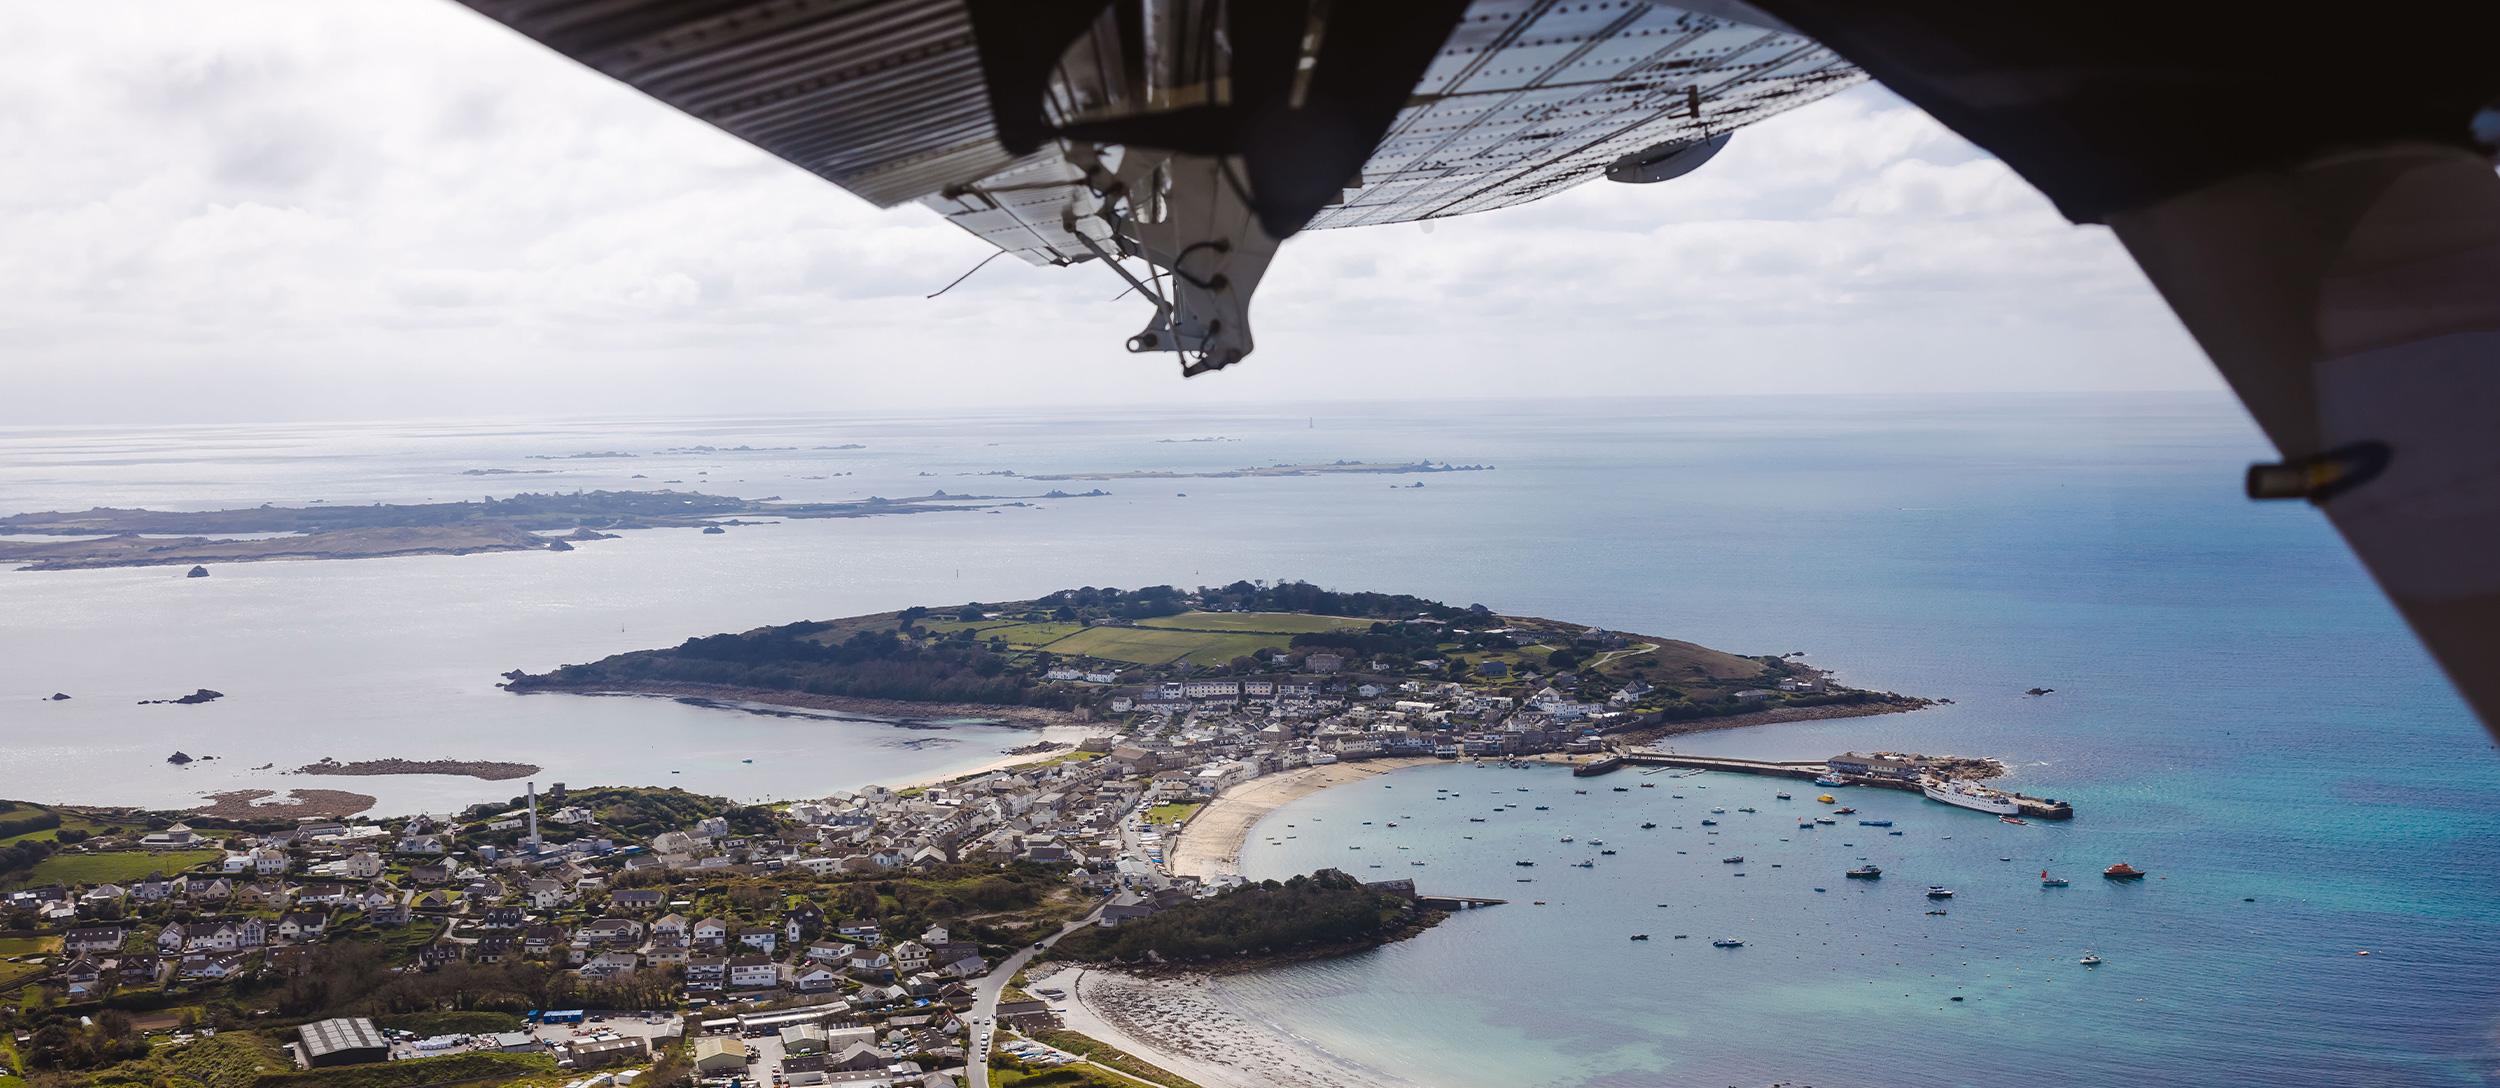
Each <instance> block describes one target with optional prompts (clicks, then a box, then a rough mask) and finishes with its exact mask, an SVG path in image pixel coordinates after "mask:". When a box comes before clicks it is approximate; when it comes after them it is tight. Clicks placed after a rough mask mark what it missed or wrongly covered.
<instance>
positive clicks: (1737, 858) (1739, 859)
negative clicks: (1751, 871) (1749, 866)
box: [1719, 854, 1745, 865]
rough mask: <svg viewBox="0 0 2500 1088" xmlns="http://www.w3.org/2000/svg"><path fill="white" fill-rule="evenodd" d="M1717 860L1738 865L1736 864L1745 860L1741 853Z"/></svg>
mask: <svg viewBox="0 0 2500 1088" xmlns="http://www.w3.org/2000/svg"><path fill="white" fill-rule="evenodd" d="M1719 860H1720V861H1724V862H1726V863H1728V864H1730V865H1738V864H1742V863H1743V862H1744V860H1745V855H1743V854H1738V855H1736V856H1735V857H1732V858H1720V859H1719Z"/></svg>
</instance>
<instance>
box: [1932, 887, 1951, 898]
mask: <svg viewBox="0 0 2500 1088" xmlns="http://www.w3.org/2000/svg"><path fill="white" fill-rule="evenodd" d="M1927 898H1929V899H1951V898H1953V889H1951V888H1948V887H1945V886H1944V885H1942V884H1930V885H1928V886H1927Z"/></svg>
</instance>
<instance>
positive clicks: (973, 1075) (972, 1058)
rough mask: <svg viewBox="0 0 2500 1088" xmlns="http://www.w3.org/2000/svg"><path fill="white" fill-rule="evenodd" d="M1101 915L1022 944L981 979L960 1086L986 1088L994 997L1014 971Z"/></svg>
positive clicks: (1095, 912)
mask: <svg viewBox="0 0 2500 1088" xmlns="http://www.w3.org/2000/svg"><path fill="white" fill-rule="evenodd" d="M1101 913H1102V908H1101V907H1095V908H1094V909H1093V910H1092V911H1090V912H1088V913H1087V914H1086V915H1085V917H1083V918H1079V919H1077V920H1076V921H1073V922H1070V923H1068V924H1067V925H1065V926H1063V927H1061V928H1060V930H1059V932H1057V933H1053V934H1051V935H1050V936H1048V937H1045V938H1043V939H1042V940H1041V942H1040V944H1038V945H1026V946H1025V947H1024V949H1023V950H1022V951H1019V952H1017V953H1016V954H1015V955H1013V956H1009V957H1007V960H1006V962H1004V963H1001V964H999V965H998V969H997V970H994V971H991V972H990V973H989V974H988V975H987V976H985V977H983V978H982V979H981V985H980V997H979V998H977V999H976V1000H974V1001H973V1003H972V1025H971V1031H972V1045H971V1046H969V1047H966V1048H964V1078H965V1080H964V1083H965V1084H966V1085H968V1086H969V1088H990V1043H991V1042H992V1041H993V1040H994V1039H995V1038H996V1037H997V1035H998V997H999V995H1000V994H1001V993H1004V992H1005V991H1006V989H1007V983H1008V982H1009V981H1011V980H1013V979H1014V978H1015V977H1016V972H1018V971H1021V970H1024V965H1025V964H1028V963H1031V962H1033V957H1034V956H1035V955H1038V954H1040V952H1041V950H1042V949H1044V948H1048V947H1050V946H1051V945H1054V944H1058V943H1059V938H1061V937H1065V936H1067V935H1068V934H1071V933H1074V932H1076V931H1077V930H1080V929H1083V928H1085V927H1086V926H1090V925H1093V924H1094V919H1095V917H1096V916H1097V915H1100V914H1101Z"/></svg>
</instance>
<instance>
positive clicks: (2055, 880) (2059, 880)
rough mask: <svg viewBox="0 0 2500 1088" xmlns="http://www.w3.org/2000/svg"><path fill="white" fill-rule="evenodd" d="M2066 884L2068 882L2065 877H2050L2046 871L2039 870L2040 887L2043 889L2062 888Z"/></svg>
mask: <svg viewBox="0 0 2500 1088" xmlns="http://www.w3.org/2000/svg"><path fill="white" fill-rule="evenodd" d="M2067 883H2068V881H2067V880H2066V878H2065V877H2062V876H2050V875H2049V871H2048V870H2046V869H2042V870H2040V886H2041V887H2043V888H2063V887H2065V886H2066V885H2067Z"/></svg>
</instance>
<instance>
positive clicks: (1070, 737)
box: [880, 725, 1102, 790]
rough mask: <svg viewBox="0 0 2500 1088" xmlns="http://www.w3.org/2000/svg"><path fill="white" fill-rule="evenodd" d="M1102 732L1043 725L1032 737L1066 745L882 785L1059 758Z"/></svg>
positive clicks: (930, 781) (926, 782)
mask: <svg viewBox="0 0 2500 1088" xmlns="http://www.w3.org/2000/svg"><path fill="white" fill-rule="evenodd" d="M1101 732H1102V731H1101V730H1099V729H1096V728H1094V727H1092V726H1085V725H1049V726H1043V727H1042V728H1040V729H1037V730H1034V732H1033V739H1034V740H1036V741H1048V742H1050V743H1052V744H1057V745H1062V746H1063V747H1060V748H1055V749H1053V750H1051V751H1048V752H1028V753H1026V754H1024V755H1020V756H1000V757H998V758H997V759H993V760H991V761H989V762H987V763H984V764H982V765H980V766H978V767H974V768H973V769H971V770H968V771H949V772H947V773H945V774H942V775H937V776H935V777H932V778H922V779H915V780H913V781H910V782H902V783H896V784H890V785H889V784H884V783H880V785H885V787H886V788H887V789H891V790H908V789H915V788H917V787H920V786H935V785H938V784H940V783H943V782H952V781H954V780H956V779H958V778H970V777H972V776H973V775H976V774H988V773H990V772H991V771H1003V770H1006V769H1007V768H1009V767H1014V766H1019V765H1021V764H1026V763H1039V762H1041V761H1043V760H1046V759H1057V758H1059V757H1061V756H1064V755H1066V754H1068V752H1069V751H1070V750H1071V749H1073V748H1074V747H1075V746H1076V745H1077V744H1078V743H1080V742H1082V741H1083V740H1084V739H1085V738H1087V737H1091V736H1096V735H1099V734H1100V733H1101Z"/></svg>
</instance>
